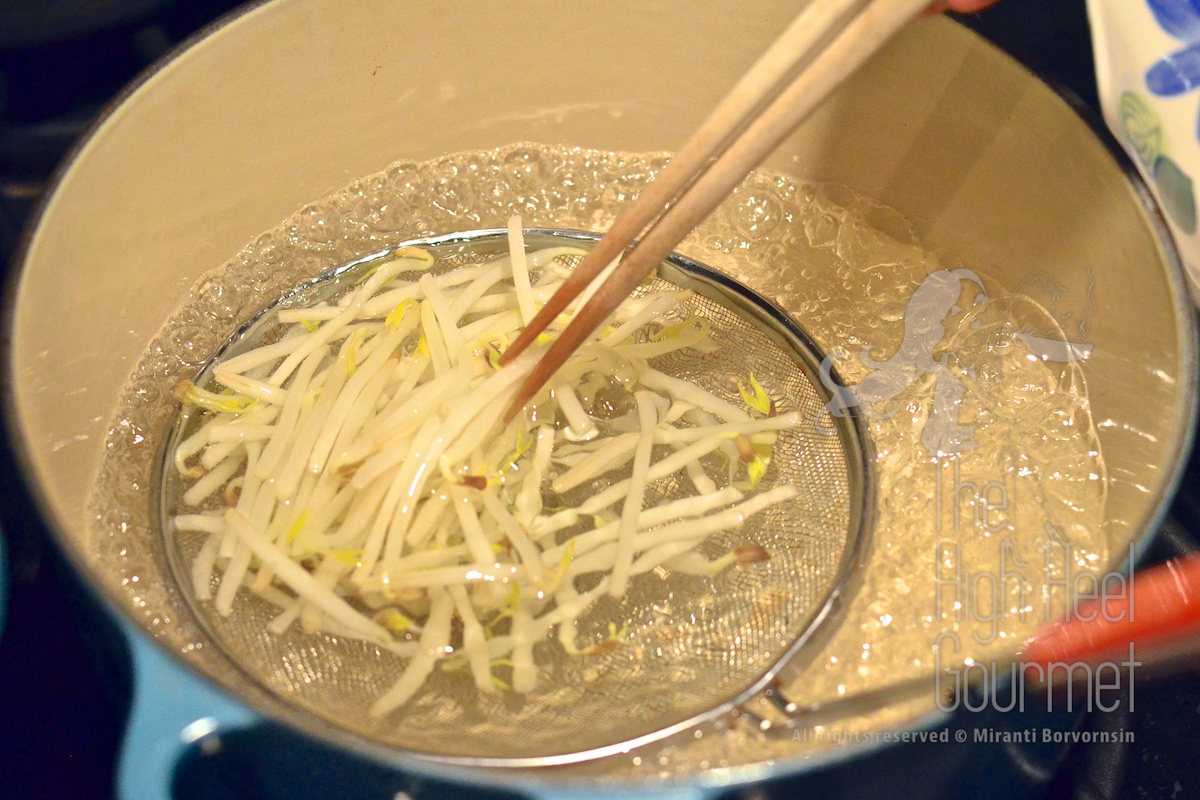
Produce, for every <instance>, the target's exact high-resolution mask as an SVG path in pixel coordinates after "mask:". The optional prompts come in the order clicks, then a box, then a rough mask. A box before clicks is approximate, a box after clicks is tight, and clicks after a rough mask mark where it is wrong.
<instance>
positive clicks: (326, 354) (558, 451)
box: [172, 218, 799, 716]
mask: <svg viewBox="0 0 1200 800" xmlns="http://www.w3.org/2000/svg"><path fill="white" fill-rule="evenodd" d="M581 253H582V251H580V250H578V249H576V248H571V247H560V248H552V249H545V250H540V251H537V252H533V253H526V252H525V246H524V241H523V237H522V234H521V228H520V221H519V219H517V218H514V220H513V221H512V222H511V223H510V226H509V255H508V256H506V257H502V258H499V259H497V260H495V261H492V262H490V263H486V264H479V265H473V266H464V267H459V268H457V269H454V270H451V271H448V272H444V273H442V274H434V273H433V272H430V270H429V268H430V267H431V265H432V264H433V262H434V258H433V256H432V255H431V254H430V253H429V252H428V251H426V250H423V249H420V248H401V249H399V250H397V251H395V252H393V253H392V254H391V256H390V259H389V260H387V261H385V262H384V263H382V264H381V265H379V266H377V267H376V268H375V269H374V270H373V271H371V272H369V273H367V274H366V275H364V276H363V277H362V278H360V279H359V282H358V283H357V284H355V285H354V286H353V287H352V288H351V290H350V291H349V292H347V293H346V294H345V295H344V296H342V297H341V298H340V299H336V300H333V301H328V302H324V303H321V304H318V305H313V306H310V307H306V308H291V309H283V310H280V311H278V312H275V313H277V316H278V321H279V322H280V323H281V324H282V325H284V326H286V327H285V328H284V330H283V333H282V335H281V336H279V337H278V338H277V340H275V341H273V342H272V343H270V344H262V345H260V346H257V347H255V348H254V349H250V350H247V351H245V352H242V353H239V354H238V355H235V356H232V357H229V358H227V359H226V360H224V361H223V362H221V363H219V364H217V365H216V366H215V369H214V371H213V382H212V383H210V388H208V389H205V388H201V387H198V386H195V385H194V384H192V383H191V382H184V383H183V384H182V385H181V386H180V387H179V392H178V397H179V399H180V401H181V402H182V404H183V406H184V409H185V413H186V414H187V415H188V419H189V422H188V423H187V424H188V427H187V428H185V431H187V435H186V438H184V439H183V440H182V441H181V442H180V444H179V445H178V447H177V448H176V449H175V451H174V453H173V454H172V455H173V460H174V466H175V468H176V469H178V471H179V472H180V474H181V475H182V477H183V479H184V486H185V487H186V490H185V491H183V493H182V498H181V505H182V506H183V507H184V508H180V509H176V510H177V511H178V512H180V513H176V514H175V516H174V517H173V524H174V527H175V529H176V530H178V531H181V532H185V531H186V532H199V533H202V534H207V538H206V539H205V541H204V544H203V546H202V547H201V549H200V551H199V554H198V555H197V556H196V558H195V559H194V561H193V562H192V564H191V570H192V582H193V587H194V592H195V595H196V597H197V598H198V599H199V600H201V601H206V602H211V603H212V604H213V606H214V607H215V609H216V611H217V612H218V613H220V614H222V615H229V614H231V613H232V612H233V609H234V603H235V601H237V600H238V595H239V590H242V589H243V588H245V589H248V590H249V591H251V592H253V593H255V594H257V595H258V596H260V597H262V598H264V599H265V600H267V601H269V602H270V603H272V604H274V605H275V606H278V609H279V613H278V615H277V616H276V617H275V618H274V620H273V621H272V622H271V624H270V626H269V627H270V630H271V631H272V632H274V633H276V634H282V633H283V632H284V631H286V630H287V629H288V628H290V627H291V626H293V625H299V626H301V627H302V628H303V629H304V630H306V631H311V632H318V631H319V632H325V633H328V634H332V635H335V636H345V637H353V638H358V639H363V640H367V641H369V642H371V643H373V644H374V645H376V646H378V647H379V648H381V649H383V650H387V651H391V652H394V653H396V654H399V655H400V656H403V657H404V661H403V664H404V667H403V671H402V673H401V674H400V675H399V677H398V679H397V681H396V682H395V684H394V685H393V686H392V687H391V688H390V689H389V690H388V691H387V692H385V693H384V694H383V695H382V696H381V697H379V698H378V699H377V700H375V702H374V704H373V705H372V707H371V713H372V714H373V715H376V716H382V715H386V714H388V713H390V712H391V711H393V710H394V709H396V708H398V707H400V706H401V705H402V704H404V703H405V702H406V701H407V700H408V699H409V698H411V697H412V696H413V695H414V694H415V693H416V692H417V691H418V690H419V689H420V688H421V686H422V685H423V683H424V682H425V680H426V679H427V678H428V677H429V675H430V674H431V673H432V672H433V671H434V670H435V669H437V668H439V666H440V667H441V668H443V669H452V668H455V667H458V668H463V667H468V668H469V669H470V672H471V675H472V677H473V681H474V683H475V685H476V686H477V687H478V689H479V691H481V692H486V693H494V692H498V691H505V690H508V691H515V692H520V693H527V692H530V691H532V690H533V689H534V688H535V686H536V682H537V675H538V669H537V665H536V663H535V658H534V646H535V644H536V643H538V642H539V641H542V640H545V639H550V640H551V641H553V640H557V641H558V643H559V644H560V645H561V646H562V647H563V648H564V649H565V650H566V651H567V652H568V653H571V654H584V655H596V654H598V653H602V652H607V651H609V650H611V649H612V648H613V647H615V646H616V645H617V642H618V640H619V638H620V636H621V632H618V631H616V630H613V631H612V632H611V637H610V638H609V639H607V640H602V641H599V642H591V643H585V644H581V643H580V642H578V641H577V638H576V625H575V623H576V621H577V620H578V619H579V618H580V617H581V615H583V614H584V613H585V612H586V611H587V610H588V609H589V608H590V607H591V606H592V605H593V603H595V602H596V601H597V600H598V599H599V598H601V597H602V596H603V595H605V594H607V595H611V596H613V597H615V598H618V599H619V598H621V597H623V596H624V595H625V593H626V591H627V589H628V587H629V584H630V580H631V579H632V578H634V577H635V576H638V575H640V574H642V573H646V572H648V571H651V570H655V569H668V570H673V571H678V572H683V573H687V574H696V575H710V576H711V575H715V574H716V573H718V572H720V571H721V570H724V569H725V568H727V567H729V566H730V565H732V564H735V563H754V562H759V561H763V560H766V559H767V558H769V555H768V553H767V552H766V551H765V550H763V548H761V547H759V546H755V545H745V546H741V547H735V548H733V550H731V551H730V552H728V553H726V554H724V555H721V556H719V557H715V558H712V559H710V558H708V557H707V556H705V555H703V554H702V553H701V552H700V551H699V550H698V547H699V546H700V545H701V544H702V543H703V542H705V540H707V539H709V538H710V537H712V536H713V535H714V534H716V533H718V532H724V531H731V530H736V529H737V528H738V527H739V526H740V525H741V524H742V522H743V521H744V520H745V519H746V518H747V517H749V516H751V515H753V514H755V513H757V512H759V511H762V510H763V509H765V508H767V507H769V506H771V505H773V504H776V503H779V502H783V501H785V500H787V499H789V498H791V497H793V496H794V495H795V493H796V490H795V488H794V487H793V486H790V485H782V486H776V487H774V488H771V489H765V490H764V489H759V488H757V485H758V483H759V481H760V480H761V478H762V477H763V474H764V473H765V471H766V469H767V465H768V463H769V461H770V457H771V451H772V446H773V444H774V441H775V437H776V435H777V431H779V430H780V429H783V428H786V427H790V426H792V425H796V424H798V423H799V419H798V417H797V415H796V414H794V413H791V414H788V413H785V414H777V413H776V407H775V402H774V401H773V400H772V399H771V398H770V397H769V396H768V393H767V392H766V391H765V390H764V389H763V387H762V386H761V385H760V384H759V382H758V381H757V380H756V379H755V377H754V376H753V375H746V376H745V378H744V382H743V383H742V385H741V387H740V388H741V395H742V399H743V402H744V405H741V404H737V403H731V402H729V401H727V400H724V399H721V398H719V397H717V396H715V395H713V394H711V393H709V392H707V391H705V390H703V389H701V388H700V387H699V386H697V385H696V384H694V383H691V382H688V381H686V380H681V379H678V378H675V377H671V376H669V375H667V374H664V373H663V372H660V371H658V370H656V369H655V368H654V367H653V366H651V363H650V362H651V361H652V360H653V359H655V358H656V357H659V356H662V355H665V354H667V353H671V352H673V351H677V350H682V349H686V348H692V349H695V350H699V351H700V352H706V351H711V350H712V349H713V348H714V347H715V345H714V343H713V341H712V338H711V337H710V335H709V324H708V321H707V320H706V319H703V318H700V317H693V316H689V315H688V314H687V311H686V307H685V305H684V304H685V301H686V300H687V299H688V292H686V291H684V290H678V289H672V290H668V291H661V292H652V293H646V294H643V295H641V296H639V297H636V298H635V299H630V300H628V301H626V302H625V303H624V304H623V305H622V306H621V307H620V308H619V309H618V310H617V312H615V314H614V315H613V317H612V318H611V319H610V320H609V322H608V324H607V325H606V326H604V327H602V329H601V330H600V331H599V332H598V333H597V334H596V335H595V336H594V337H593V339H592V340H591V342H590V343H589V344H587V345H586V346H584V347H582V348H580V349H579V350H578V351H577V352H576V354H575V355H574V356H573V357H572V358H571V360H570V361H569V362H568V363H567V364H566V366H565V367H564V368H563V369H562V370H561V371H560V372H559V373H558V375H557V376H556V377H555V378H554V379H553V380H552V381H551V383H550V385H549V387H548V388H547V389H546V390H543V392H542V394H541V395H540V396H538V397H536V398H534V400H533V401H532V402H531V403H530V404H529V405H527V406H526V407H525V409H524V410H523V412H522V413H521V414H518V415H517V417H516V418H515V419H514V420H513V421H512V422H511V423H507V424H506V423H505V422H504V420H503V416H504V412H505V410H506V409H507V406H508V404H509V402H510V400H511V398H512V396H513V395H514V394H515V391H516V388H517V386H518V384H519V383H520V381H521V379H522V378H524V377H525V375H527V374H528V372H529V371H530V369H531V368H532V366H533V364H534V362H535V361H536V360H537V358H538V356H539V355H540V352H541V349H542V348H541V347H535V348H533V349H532V350H531V352H529V353H526V354H523V355H522V356H521V357H520V358H519V359H517V360H516V361H514V362H513V363H512V364H511V365H509V366H506V367H504V368H502V369H500V368H498V366H497V360H498V358H499V355H500V354H501V353H502V352H503V350H504V348H505V347H506V346H507V344H508V342H509V341H510V340H511V339H512V338H513V337H515V334H516V333H517V332H518V331H519V330H520V328H521V327H522V326H523V325H525V324H526V323H527V322H528V321H529V320H530V319H531V318H532V317H533V315H534V313H535V312H536V310H537V308H538V305H539V303H541V302H544V301H545V300H546V298H548V297H549V296H550V295H551V294H552V293H553V292H554V291H555V289H556V288H557V287H558V286H559V284H561V282H562V280H563V278H564V277H565V275H566V274H567V273H568V271H569V267H568V266H566V265H565V263H564V261H563V260H562V259H560V258H559V257H561V256H572V255H579V254H581ZM586 300H587V297H586V296H585V297H582V298H580V299H579V300H578V301H577V302H576V303H574V304H573V305H572V306H571V307H570V308H569V309H568V310H567V312H565V313H564V314H563V315H562V316H560V318H559V319H558V320H557V321H556V323H555V324H554V325H552V326H551V328H549V329H548V331H547V333H546V334H544V336H543V340H544V339H548V338H551V337H553V336H554V335H555V332H556V331H558V330H561V328H562V327H563V326H565V324H566V323H567V322H568V321H569V320H570V318H571V314H572V313H573V311H574V310H575V309H578V308H579V307H580V305H581V304H582V303H583V302H586ZM542 345H543V346H544V341H543V342H542ZM702 459H703V460H705V463H707V464H708V465H709V466H708V467H707V468H706V467H705V463H702ZM713 463H717V464H723V465H724V466H722V467H721V468H718V469H713V468H712V464H713ZM714 472H715V473H717V476H716V478H714V477H713V475H712V474H711V473H714ZM625 474H628V475H629V477H624V478H621V477H619V476H620V475H625ZM614 475H616V476H618V477H613V476H614ZM672 478H673V479H675V480H680V481H682V480H686V481H689V482H690V484H691V486H693V487H694V489H695V492H694V494H689V495H688V496H685V497H682V498H679V499H669V500H666V501H663V502H659V503H658V504H657V505H649V504H647V499H648V495H649V493H650V489H651V488H652V487H653V486H654V485H655V484H656V482H659V481H663V480H665V479H672ZM605 479H607V483H606V482H605ZM580 487H583V489H584V490H585V491H589V492H590V494H587V495H586V496H585V497H584V498H583V499H582V500H579V499H578V498H579V497H580V495H579V489H580ZM597 487H599V488H597ZM572 491H574V492H575V494H574V495H572V496H573V497H575V498H576V500H575V501H573V502H572V503H571V504H567V503H566V502H562V496H563V495H565V494H566V493H568V492H572ZM184 511H187V512H190V513H182V512H184ZM749 568H753V567H749ZM214 575H217V576H219V581H215V582H214V581H213V580H212V579H213V576H214ZM214 583H215V584H216V591H215V594H214V592H213V584H214ZM581 587H582V588H581Z"/></svg>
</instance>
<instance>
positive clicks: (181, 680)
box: [117, 624, 259, 800]
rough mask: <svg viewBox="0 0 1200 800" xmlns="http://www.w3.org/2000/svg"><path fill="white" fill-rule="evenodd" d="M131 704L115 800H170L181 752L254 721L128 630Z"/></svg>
mask: <svg viewBox="0 0 1200 800" xmlns="http://www.w3.org/2000/svg"><path fill="white" fill-rule="evenodd" d="M125 627H126V629H127V635H126V638H127V640H128V641H129V647H130V650H131V651H132V656H133V675H134V689H133V703H132V707H131V709H130V712H129V725H128V726H127V728H126V731H125V741H124V742H123V743H122V745H121V757H120V761H119V763H118V766H117V797H118V798H119V800H170V798H171V796H172V792H171V784H172V779H173V776H174V774H175V767H176V765H177V764H178V763H179V759H180V758H181V757H182V756H183V754H184V751H185V750H186V749H187V748H188V747H190V746H191V745H193V744H198V743H200V742H202V741H211V742H214V743H215V742H216V741H217V740H216V736H217V734H219V733H221V732H228V731H230V730H232V729H236V728H241V727H246V726H248V725H251V724H253V723H255V722H256V721H258V719H259V718H258V717H257V716H256V715H255V714H254V712H252V711H250V710H249V709H248V708H246V707H245V706H243V705H241V704H239V703H236V702H234V701H233V700H232V699H230V698H229V696H228V695H226V694H224V693H223V692H220V691H218V690H217V689H215V688H214V687H212V686H211V685H210V684H209V683H207V682H206V681H204V680H201V679H199V678H197V677H194V676H192V675H191V674H189V673H188V672H187V671H186V670H185V669H184V668H183V667H181V666H180V665H179V664H177V663H175V662H174V661H172V660H171V659H170V658H169V657H168V656H167V655H166V654H165V653H164V652H162V650H161V649H160V648H159V647H158V646H157V645H155V644H154V643H153V642H151V641H149V640H148V639H147V638H146V636H145V635H144V634H143V633H142V632H141V631H139V630H136V629H134V627H133V626H132V625H128V624H126V625H125Z"/></svg>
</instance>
